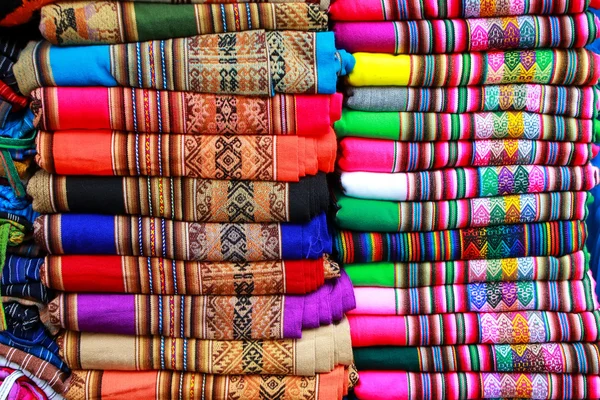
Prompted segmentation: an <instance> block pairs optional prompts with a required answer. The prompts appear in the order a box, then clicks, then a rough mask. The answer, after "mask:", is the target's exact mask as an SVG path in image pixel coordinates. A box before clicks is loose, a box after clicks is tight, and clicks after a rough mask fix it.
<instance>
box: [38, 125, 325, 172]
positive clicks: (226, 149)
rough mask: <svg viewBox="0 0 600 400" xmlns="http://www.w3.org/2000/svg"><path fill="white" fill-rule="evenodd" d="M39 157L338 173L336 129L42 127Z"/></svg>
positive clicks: (154, 166)
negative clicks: (308, 133)
mask: <svg viewBox="0 0 600 400" xmlns="http://www.w3.org/2000/svg"><path fill="white" fill-rule="evenodd" d="M36 141H37V151H38V155H37V156H36V161H37V163H38V164H39V166H40V167H42V168H43V169H45V170H46V171H48V172H50V173H55V174H61V175H102V176H113V175H114V176H187V177H190V178H206V179H233V180H240V179H243V180H262V181H283V182H298V181H299V180H300V178H301V177H303V176H306V175H316V174H317V173H318V172H319V171H322V172H333V170H334V166H335V156H336V140H335V133H334V132H333V130H331V131H330V133H329V134H327V135H324V136H320V137H318V138H312V137H306V138H304V137H300V136H265V135H262V136H250V135H244V136H239V135H225V136H216V135H206V136H197V135H167V136H165V135H160V134H148V133H127V132H121V131H108V130H83V129H82V130H69V131H56V132H47V131H40V132H39V133H38V135H37V138H36Z"/></svg>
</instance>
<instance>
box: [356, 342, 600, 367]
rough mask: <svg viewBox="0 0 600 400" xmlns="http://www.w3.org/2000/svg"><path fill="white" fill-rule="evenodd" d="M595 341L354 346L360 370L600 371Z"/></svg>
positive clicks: (599, 351) (357, 365)
mask: <svg viewBox="0 0 600 400" xmlns="http://www.w3.org/2000/svg"><path fill="white" fill-rule="evenodd" d="M599 357H600V348H598V345H597V344H595V343H541V344H516V345H509V344H496V345H490V344H470V345H458V346H440V347H392V346H385V347H362V348H356V349H354V359H355V361H356V368H357V369H358V370H359V371H360V370H372V369H380V370H403V371H410V372H528V373H538V372H540V373H541V372H550V373H557V374H570V373H575V374H592V375H597V374H598V373H600V367H599V364H598V358H599Z"/></svg>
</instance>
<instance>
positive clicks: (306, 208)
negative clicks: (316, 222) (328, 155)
mask: <svg viewBox="0 0 600 400" xmlns="http://www.w3.org/2000/svg"><path fill="white" fill-rule="evenodd" d="M289 188H290V220H291V221H297V222H301V221H309V220H311V219H313V218H314V217H316V216H317V215H319V214H320V213H321V212H323V211H326V210H327V208H328V205H329V189H328V187H327V178H326V176H325V174H324V173H322V172H319V174H318V175H316V176H310V177H306V178H303V179H300V182H298V183H290V186H289Z"/></svg>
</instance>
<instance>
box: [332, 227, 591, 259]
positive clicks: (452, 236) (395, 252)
mask: <svg viewBox="0 0 600 400" xmlns="http://www.w3.org/2000/svg"><path fill="white" fill-rule="evenodd" d="M586 236H587V229H586V226H585V222H583V221H555V222H544V223H538V224H520V225H500V226H493V227H488V228H468V229H457V230H449V231H435V232H410V233H379V232H353V231H339V232H337V233H336V234H335V235H334V238H333V245H334V249H335V252H336V253H337V259H338V260H340V261H341V262H342V263H344V264H351V263H363V262H377V261H398V262H423V261H453V260H482V259H486V258H516V257H529V256H562V255H566V254H571V253H574V252H576V251H579V250H583V248H584V243H585V239H586Z"/></svg>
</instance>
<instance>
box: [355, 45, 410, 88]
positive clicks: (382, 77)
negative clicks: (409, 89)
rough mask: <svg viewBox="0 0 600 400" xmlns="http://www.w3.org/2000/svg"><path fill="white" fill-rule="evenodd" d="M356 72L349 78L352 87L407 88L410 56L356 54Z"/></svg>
mask: <svg viewBox="0 0 600 400" xmlns="http://www.w3.org/2000/svg"><path fill="white" fill-rule="evenodd" d="M353 55H354V58H355V59H356V65H355V66H354V70H352V72H351V73H350V75H349V76H348V83H349V84H350V85H352V86H406V85H408V80H409V79H410V56H408V55H398V56H394V55H392V54H379V53H377V54H376V53H355V54H353Z"/></svg>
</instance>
